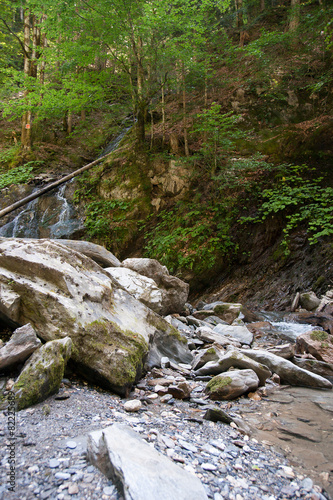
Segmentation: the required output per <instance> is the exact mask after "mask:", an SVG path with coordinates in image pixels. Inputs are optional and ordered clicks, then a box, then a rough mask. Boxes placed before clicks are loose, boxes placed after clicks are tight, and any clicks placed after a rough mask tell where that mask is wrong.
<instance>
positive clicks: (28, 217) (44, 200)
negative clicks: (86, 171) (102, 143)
mask: <svg viewBox="0 0 333 500" xmlns="http://www.w3.org/2000/svg"><path fill="white" fill-rule="evenodd" d="M131 127H132V125H131V126H128V127H125V128H124V129H123V130H122V131H121V132H120V134H119V135H118V136H117V137H116V138H115V139H113V141H111V142H110V144H108V145H107V146H106V148H105V149H104V151H103V152H102V153H101V154H100V156H99V157H98V158H101V157H102V156H105V155H107V154H109V153H111V152H112V151H115V150H116V149H117V148H118V146H119V144H120V142H121V140H122V139H123V138H124V137H125V135H126V134H127V132H128V131H129V130H130V129H131ZM73 182H74V179H72V180H71V181H68V182H67V183H66V184H63V185H61V186H59V188H57V189H55V190H53V191H50V192H49V193H45V194H44V195H42V196H40V197H39V198H36V199H35V200H33V201H31V202H30V203H28V204H27V205H26V206H25V207H23V209H18V212H14V216H12V217H10V219H9V221H8V218H7V219H6V222H5V223H3V225H2V226H1V227H0V236H2V237H6V238H51V239H59V238H66V239H70V238H71V237H73V235H74V234H75V233H77V232H78V231H81V230H82V229H83V228H84V225H83V221H82V219H81V218H80V214H79V213H78V212H77V210H76V209H75V207H74V206H73V204H72V203H71V201H70V198H71V196H72V191H73V184H72V183H73ZM27 189H28V190H29V192H26V193H25V196H28V195H30V194H33V193H35V192H36V191H38V189H39V188H32V189H29V186H27ZM22 197H23V196H22Z"/></svg>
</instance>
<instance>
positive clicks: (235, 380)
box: [205, 370, 259, 401]
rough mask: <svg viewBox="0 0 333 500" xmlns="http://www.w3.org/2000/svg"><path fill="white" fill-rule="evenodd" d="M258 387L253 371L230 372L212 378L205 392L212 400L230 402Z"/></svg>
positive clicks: (257, 379) (257, 380) (256, 377)
mask: <svg viewBox="0 0 333 500" xmlns="http://www.w3.org/2000/svg"><path fill="white" fill-rule="evenodd" d="M258 386H259V378H258V376H257V374H256V373H255V372H254V371H253V370H232V371H229V372H226V373H220V374H219V375H216V376H215V377H213V378H212V379H211V380H210V381H209V382H208V384H207V385H206V389H205V392H206V394H208V395H209V397H210V398H211V399H214V400H218V401H221V400H226V399H227V400H231V399H235V398H237V397H238V396H241V395H242V394H245V393H247V392H249V391H254V390H256V389H257V388H258Z"/></svg>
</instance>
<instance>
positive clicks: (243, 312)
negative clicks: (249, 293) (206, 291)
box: [203, 301, 261, 324]
mask: <svg viewBox="0 0 333 500" xmlns="http://www.w3.org/2000/svg"><path fill="white" fill-rule="evenodd" d="M203 309H204V310H212V311H214V314H215V315H216V316H218V317H219V318H221V319H222V320H224V321H226V322H227V323H229V324H231V323H232V322H233V321H234V320H235V319H237V318H239V317H240V318H241V319H243V320H244V321H245V322H246V323H252V322H253V321H258V320H260V319H261V317H260V316H259V315H258V314H256V313H254V312H252V311H250V310H249V309H247V308H246V307H244V306H243V305H242V304H238V303H232V302H222V301H217V302H212V303H210V304H206V305H205V306H204V307H203Z"/></svg>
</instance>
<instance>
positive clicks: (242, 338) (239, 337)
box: [213, 325, 253, 345]
mask: <svg viewBox="0 0 333 500" xmlns="http://www.w3.org/2000/svg"><path fill="white" fill-rule="evenodd" d="M213 331H214V332H215V333H220V334H222V335H224V336H226V337H229V338H231V339H233V340H235V341H237V342H240V343H241V344H246V345H251V344H252V342H253V333H251V332H250V330H248V328H246V326H245V325H244V326H241V325H240V326H238V325H237V326H236V325H216V326H215V327H214V329H213Z"/></svg>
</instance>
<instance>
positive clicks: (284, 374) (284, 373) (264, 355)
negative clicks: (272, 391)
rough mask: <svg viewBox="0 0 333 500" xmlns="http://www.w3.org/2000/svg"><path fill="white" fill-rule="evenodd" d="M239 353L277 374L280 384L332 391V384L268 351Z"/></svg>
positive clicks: (245, 350) (244, 351)
mask: <svg viewBox="0 0 333 500" xmlns="http://www.w3.org/2000/svg"><path fill="white" fill-rule="evenodd" d="M241 352H243V353H244V354H245V355H246V356H248V357H249V358H252V359H255V360H256V361H258V363H262V364H263V365H266V366H267V367H268V368H269V369H270V370H271V371H272V372H274V373H277V375H279V377H280V379H281V382H282V383H285V384H290V385H299V386H302V387H318V388H325V389H332V384H331V383H330V382H329V381H328V380H326V379H325V378H323V377H321V376H320V375H316V374H314V373H310V372H308V371H307V370H303V369H302V368H298V367H297V366H295V365H294V364H293V363H292V362H291V361H289V360H287V359H284V358H281V357H280V356H276V355H275V354H272V353H270V352H268V351H263V350H259V349H258V350H253V349H244V350H241Z"/></svg>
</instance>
